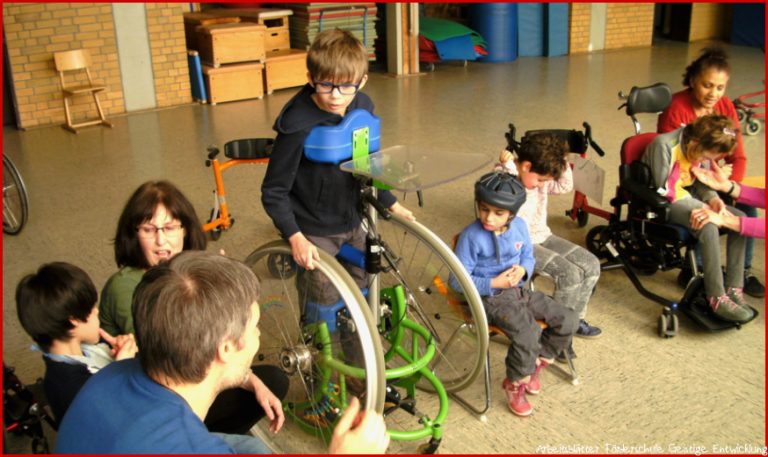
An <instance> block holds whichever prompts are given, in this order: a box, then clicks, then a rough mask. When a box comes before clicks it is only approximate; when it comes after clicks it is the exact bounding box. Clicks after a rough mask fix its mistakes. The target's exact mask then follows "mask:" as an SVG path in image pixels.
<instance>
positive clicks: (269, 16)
mask: <svg viewBox="0 0 768 457" xmlns="http://www.w3.org/2000/svg"><path fill="white" fill-rule="evenodd" d="M205 12H206V13H208V14H212V15H218V16H222V17H225V16H237V17H238V18H239V19H240V21H241V23H256V24H259V25H261V26H263V27H265V31H264V48H265V50H266V57H265V63H264V91H265V92H267V93H268V94H271V93H272V92H273V91H275V90H278V89H284V88H288V87H296V86H301V85H303V84H305V83H306V82H307V52H306V50H304V49H292V48H291V41H290V24H289V16H291V15H292V14H293V11H291V10H290V9H277V8H223V9H209V10H206V11H205Z"/></svg>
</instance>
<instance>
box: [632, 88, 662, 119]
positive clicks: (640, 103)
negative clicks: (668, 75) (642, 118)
mask: <svg viewBox="0 0 768 457" xmlns="http://www.w3.org/2000/svg"><path fill="white" fill-rule="evenodd" d="M670 102H672V89H670V88H669V86H668V85H666V84H664V83H656V84H654V85H652V86H648V87H636V86H635V87H633V88H632V89H630V91H629V97H628V98H627V115H628V116H634V115H635V114H637V113H660V112H662V111H664V110H665V109H667V106H669V104H670Z"/></svg>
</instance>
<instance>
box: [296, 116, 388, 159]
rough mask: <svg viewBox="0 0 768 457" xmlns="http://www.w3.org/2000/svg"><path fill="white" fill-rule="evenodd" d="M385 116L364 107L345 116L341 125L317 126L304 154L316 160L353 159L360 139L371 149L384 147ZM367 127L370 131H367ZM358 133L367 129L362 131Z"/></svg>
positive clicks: (310, 135)
mask: <svg viewBox="0 0 768 457" xmlns="http://www.w3.org/2000/svg"><path fill="white" fill-rule="evenodd" d="M380 126H381V120H380V119H379V118H378V117H377V116H374V115H373V114H371V113H370V112H368V111H366V110H364V109H356V110H353V111H351V112H349V113H347V115H346V116H344V119H342V121H341V122H339V123H338V124H337V125H321V126H317V127H315V128H313V129H312V131H311V132H309V135H307V138H306V139H305V140H304V155H305V156H307V158H308V159H309V160H311V161H313V162H320V163H329V164H334V165H336V164H339V163H341V162H344V161H345V160H351V159H352V153H353V151H354V150H355V148H357V147H361V145H359V144H357V142H358V141H363V142H364V144H362V147H364V148H365V149H366V150H367V152H368V153H369V154H370V153H371V152H376V151H378V150H379V147H380V140H381V134H380V133H379V132H380ZM366 129H367V132H366V131H365V130H366ZM358 133H364V134H363V135H358Z"/></svg>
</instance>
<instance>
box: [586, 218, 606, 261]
mask: <svg viewBox="0 0 768 457" xmlns="http://www.w3.org/2000/svg"><path fill="white" fill-rule="evenodd" d="M608 241H610V228H609V227H608V226H607V225H598V226H596V227H592V228H591V229H589V232H587V239H586V243H587V250H588V251H589V252H591V253H592V254H594V255H595V256H596V257H597V258H598V259H608V258H610V256H611V254H610V252H608V248H606V247H605V243H607V242H608Z"/></svg>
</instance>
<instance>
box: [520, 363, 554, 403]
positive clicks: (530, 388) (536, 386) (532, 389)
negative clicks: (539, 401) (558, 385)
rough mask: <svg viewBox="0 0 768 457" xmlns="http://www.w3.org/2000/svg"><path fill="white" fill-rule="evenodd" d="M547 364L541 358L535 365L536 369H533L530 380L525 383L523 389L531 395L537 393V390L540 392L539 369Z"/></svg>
mask: <svg viewBox="0 0 768 457" xmlns="http://www.w3.org/2000/svg"><path fill="white" fill-rule="evenodd" d="M547 365H549V364H548V363H547V362H544V361H543V360H542V361H541V363H539V364H538V365H536V371H534V372H533V374H532V375H531V380H530V381H528V382H527V383H526V384H525V391H526V392H527V393H529V394H531V395H538V394H539V392H541V377H540V375H541V370H543V369H544V368H547Z"/></svg>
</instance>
